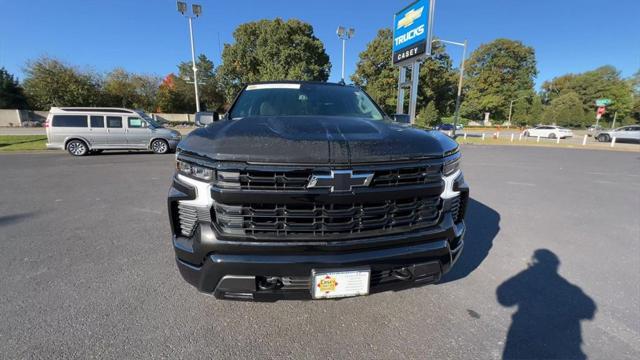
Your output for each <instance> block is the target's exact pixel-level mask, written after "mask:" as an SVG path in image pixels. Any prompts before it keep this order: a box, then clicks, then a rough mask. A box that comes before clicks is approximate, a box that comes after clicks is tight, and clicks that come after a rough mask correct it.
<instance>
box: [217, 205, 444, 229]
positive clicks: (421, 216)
mask: <svg viewBox="0 0 640 360" xmlns="http://www.w3.org/2000/svg"><path fill="white" fill-rule="evenodd" d="M440 202H441V201H440V197H439V196H431V197H423V198H418V197H414V198H407V199H400V200H386V201H380V202H376V203H354V204H317V203H308V204H295V205H294V204H257V203H249V204H243V205H224V204H219V203H218V204H216V205H214V211H215V221H216V224H217V227H218V228H219V230H220V231H221V232H223V233H226V234H230V235H252V236H255V237H261V238H278V237H284V236H286V237H288V238H292V237H293V238H295V237H296V236H299V237H301V238H318V237H330V236H336V235H337V236H340V235H350V234H363V235H365V234H369V233H372V232H376V231H381V230H394V229H398V230H399V229H407V230H409V229H413V228H422V227H429V226H433V225H435V224H436V223H437V221H438V218H439V215H440Z"/></svg>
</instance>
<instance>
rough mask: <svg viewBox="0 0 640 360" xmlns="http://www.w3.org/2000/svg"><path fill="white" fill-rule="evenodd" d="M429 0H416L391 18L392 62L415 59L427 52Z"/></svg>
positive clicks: (397, 62)
mask: <svg viewBox="0 0 640 360" xmlns="http://www.w3.org/2000/svg"><path fill="white" fill-rule="evenodd" d="M428 19H429V1H428V0H418V1H416V2H414V3H412V4H411V5H409V6H407V7H406V8H404V9H402V10H400V12H398V13H396V15H395V17H394V19H393V63H394V64H402V63H408V62H413V61H416V60H418V59H420V58H422V57H424V56H425V55H428V54H427V41H428Z"/></svg>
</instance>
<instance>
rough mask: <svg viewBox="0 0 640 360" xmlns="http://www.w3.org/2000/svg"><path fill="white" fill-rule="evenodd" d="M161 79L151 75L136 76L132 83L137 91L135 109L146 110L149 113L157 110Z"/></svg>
mask: <svg viewBox="0 0 640 360" xmlns="http://www.w3.org/2000/svg"><path fill="white" fill-rule="evenodd" d="M161 80H162V79H161V78H160V77H159V76H157V75H151V74H136V75H134V76H133V78H132V79H131V81H132V82H133V86H134V88H135V89H136V94H137V98H136V102H135V103H134V108H136V109H144V110H146V111H149V112H153V111H155V110H156V102H157V98H158V91H159V86H160V83H161Z"/></svg>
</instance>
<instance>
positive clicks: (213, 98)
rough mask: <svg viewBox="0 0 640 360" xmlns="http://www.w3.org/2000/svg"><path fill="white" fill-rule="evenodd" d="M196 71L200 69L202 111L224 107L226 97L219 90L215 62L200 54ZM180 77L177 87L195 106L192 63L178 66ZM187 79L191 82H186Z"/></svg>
mask: <svg viewBox="0 0 640 360" xmlns="http://www.w3.org/2000/svg"><path fill="white" fill-rule="evenodd" d="M196 69H198V71H197V75H198V96H199V98H200V106H201V107H202V108H203V109H202V110H212V111H213V110H217V109H218V108H220V107H221V106H222V105H223V103H224V96H223V95H222V94H221V92H220V91H219V90H218V87H219V86H218V81H217V78H216V73H215V66H214V64H213V62H212V61H211V60H209V58H207V56H206V55H204V54H200V55H199V56H198V58H197V59H196ZM178 77H179V78H178V79H177V80H176V85H177V87H178V88H179V91H182V92H184V96H185V98H186V100H187V102H189V103H191V104H194V106H195V102H196V100H195V90H194V88H193V83H192V82H193V69H192V64H191V61H185V62H182V63H180V65H178ZM185 79H189V82H187V81H185Z"/></svg>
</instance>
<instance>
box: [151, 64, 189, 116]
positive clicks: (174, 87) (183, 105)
mask: <svg viewBox="0 0 640 360" xmlns="http://www.w3.org/2000/svg"><path fill="white" fill-rule="evenodd" d="M179 81H180V80H179V79H178V77H177V76H175V75H174V74H169V75H167V77H165V78H164V80H163V81H162V84H160V88H159V89H158V99H157V102H156V110H157V111H158V112H164V113H185V112H192V111H193V110H194V108H195V104H194V103H189V102H188V100H189V99H188V98H187V95H186V89H184V88H183V89H181V88H180V87H179V85H178V84H179ZM182 81H183V82H184V80H182ZM182 86H183V87H184V86H186V85H182Z"/></svg>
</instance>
